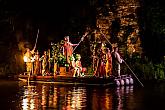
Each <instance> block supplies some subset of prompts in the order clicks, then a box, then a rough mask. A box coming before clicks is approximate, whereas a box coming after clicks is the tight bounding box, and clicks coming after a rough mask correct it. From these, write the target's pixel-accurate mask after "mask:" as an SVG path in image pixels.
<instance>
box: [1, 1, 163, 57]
mask: <svg viewBox="0 0 165 110" xmlns="http://www.w3.org/2000/svg"><path fill="white" fill-rule="evenodd" d="M98 1H102V0H98ZM140 2H141V11H140V13H139V18H140V23H141V24H140V26H141V29H142V30H141V36H142V44H143V47H144V52H145V54H146V55H148V56H150V57H151V58H156V59H159V58H160V57H162V56H163V55H164V54H165V52H164V51H162V50H165V31H164V27H165V20H164V18H165V14H164V13H165V8H164V6H163V3H162V2H161V0H140ZM9 18H10V19H12V23H13V24H14V26H15V30H14V31H17V30H21V31H23V32H24V33H23V36H24V38H25V39H26V40H28V41H31V42H32V43H34V42H35V38H36V34H37V29H38V28H39V29H40V35H39V40H38V45H39V46H38V47H41V48H44V47H45V46H46V45H47V44H48V43H49V42H50V41H53V42H58V41H59V40H60V39H63V37H64V36H65V35H72V36H74V37H80V36H81V35H82V34H83V32H84V30H85V27H86V26H87V25H95V9H94V7H92V6H91V5H90V3H89V0H49V1H46V0H45V1H41V0H0V36H1V41H2V40H4V39H5V40H4V41H8V40H9V39H10V37H9V38H7V36H10V35H11V34H13V33H9V31H10V32H11V31H12V27H11V24H12V23H11V22H9ZM27 23H29V27H28V26H27ZM27 28H28V29H27ZM25 30H26V31H25ZM27 30H28V31H27Z"/></svg>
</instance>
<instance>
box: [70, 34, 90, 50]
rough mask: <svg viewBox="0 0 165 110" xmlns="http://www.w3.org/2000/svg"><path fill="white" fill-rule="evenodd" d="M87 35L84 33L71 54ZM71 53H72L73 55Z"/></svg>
mask: <svg viewBox="0 0 165 110" xmlns="http://www.w3.org/2000/svg"><path fill="white" fill-rule="evenodd" d="M87 35H88V32H86V33H85V35H83V36H82V37H81V39H80V41H79V43H78V44H77V45H76V47H75V48H74V49H73V52H74V51H75V50H76V48H77V47H78V46H79V45H80V43H81V42H82V41H83V40H84V37H86V36H87ZM73 52H72V53H73Z"/></svg>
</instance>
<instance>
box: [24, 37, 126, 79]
mask: <svg viewBox="0 0 165 110" xmlns="http://www.w3.org/2000/svg"><path fill="white" fill-rule="evenodd" d="M99 45H100V46H98V48H97V49H95V50H93V51H96V52H95V55H94V56H93V76H96V77H109V76H111V75H117V76H120V64H121V63H122V62H123V61H124V60H123V59H122V58H121V56H120V55H119V53H118V47H113V48H112V49H109V48H108V47H106V46H105V45H106V44H105V43H103V42H101V43H99ZM75 46H78V44H72V43H71V42H70V41H69V36H66V37H65V38H64V43H63V45H62V48H61V50H62V51H61V53H62V54H63V56H64V57H65V58H66V63H67V64H69V72H70V73H71V75H72V76H73V77H83V76H84V73H85V72H86V71H87V70H86V69H85V68H83V67H82V64H81V55H80V54H76V56H75V55H73V52H74V47H75ZM34 50H35V49H33V50H30V49H29V48H27V51H26V53H25V54H24V62H25V63H26V73H29V74H31V75H42V76H46V75H57V74H58V73H59V69H58V67H57V63H56V62H55V63H54V67H53V68H54V71H53V74H52V73H51V72H50V63H49V62H50V61H49V60H50V55H49V54H50V52H48V51H44V52H43V55H42V56H40V54H39V52H38V51H36V52H35V51H34ZM89 57H90V56H89Z"/></svg>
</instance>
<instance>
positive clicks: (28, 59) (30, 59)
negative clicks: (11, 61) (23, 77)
mask: <svg viewBox="0 0 165 110" xmlns="http://www.w3.org/2000/svg"><path fill="white" fill-rule="evenodd" d="M33 54H34V49H33V50H32V51H30V49H29V48H26V53H25V54H24V58H23V59H24V62H25V63H26V72H28V73H29V74H31V73H32V70H33V63H32V62H33V56H32V55H33Z"/></svg>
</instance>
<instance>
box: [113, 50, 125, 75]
mask: <svg viewBox="0 0 165 110" xmlns="http://www.w3.org/2000/svg"><path fill="white" fill-rule="evenodd" d="M123 61H124V60H123V59H122V58H121V56H120V54H119V53H118V47H114V52H112V63H113V72H114V73H116V72H117V75H118V76H120V64H121V63H122V62H123Z"/></svg>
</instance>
